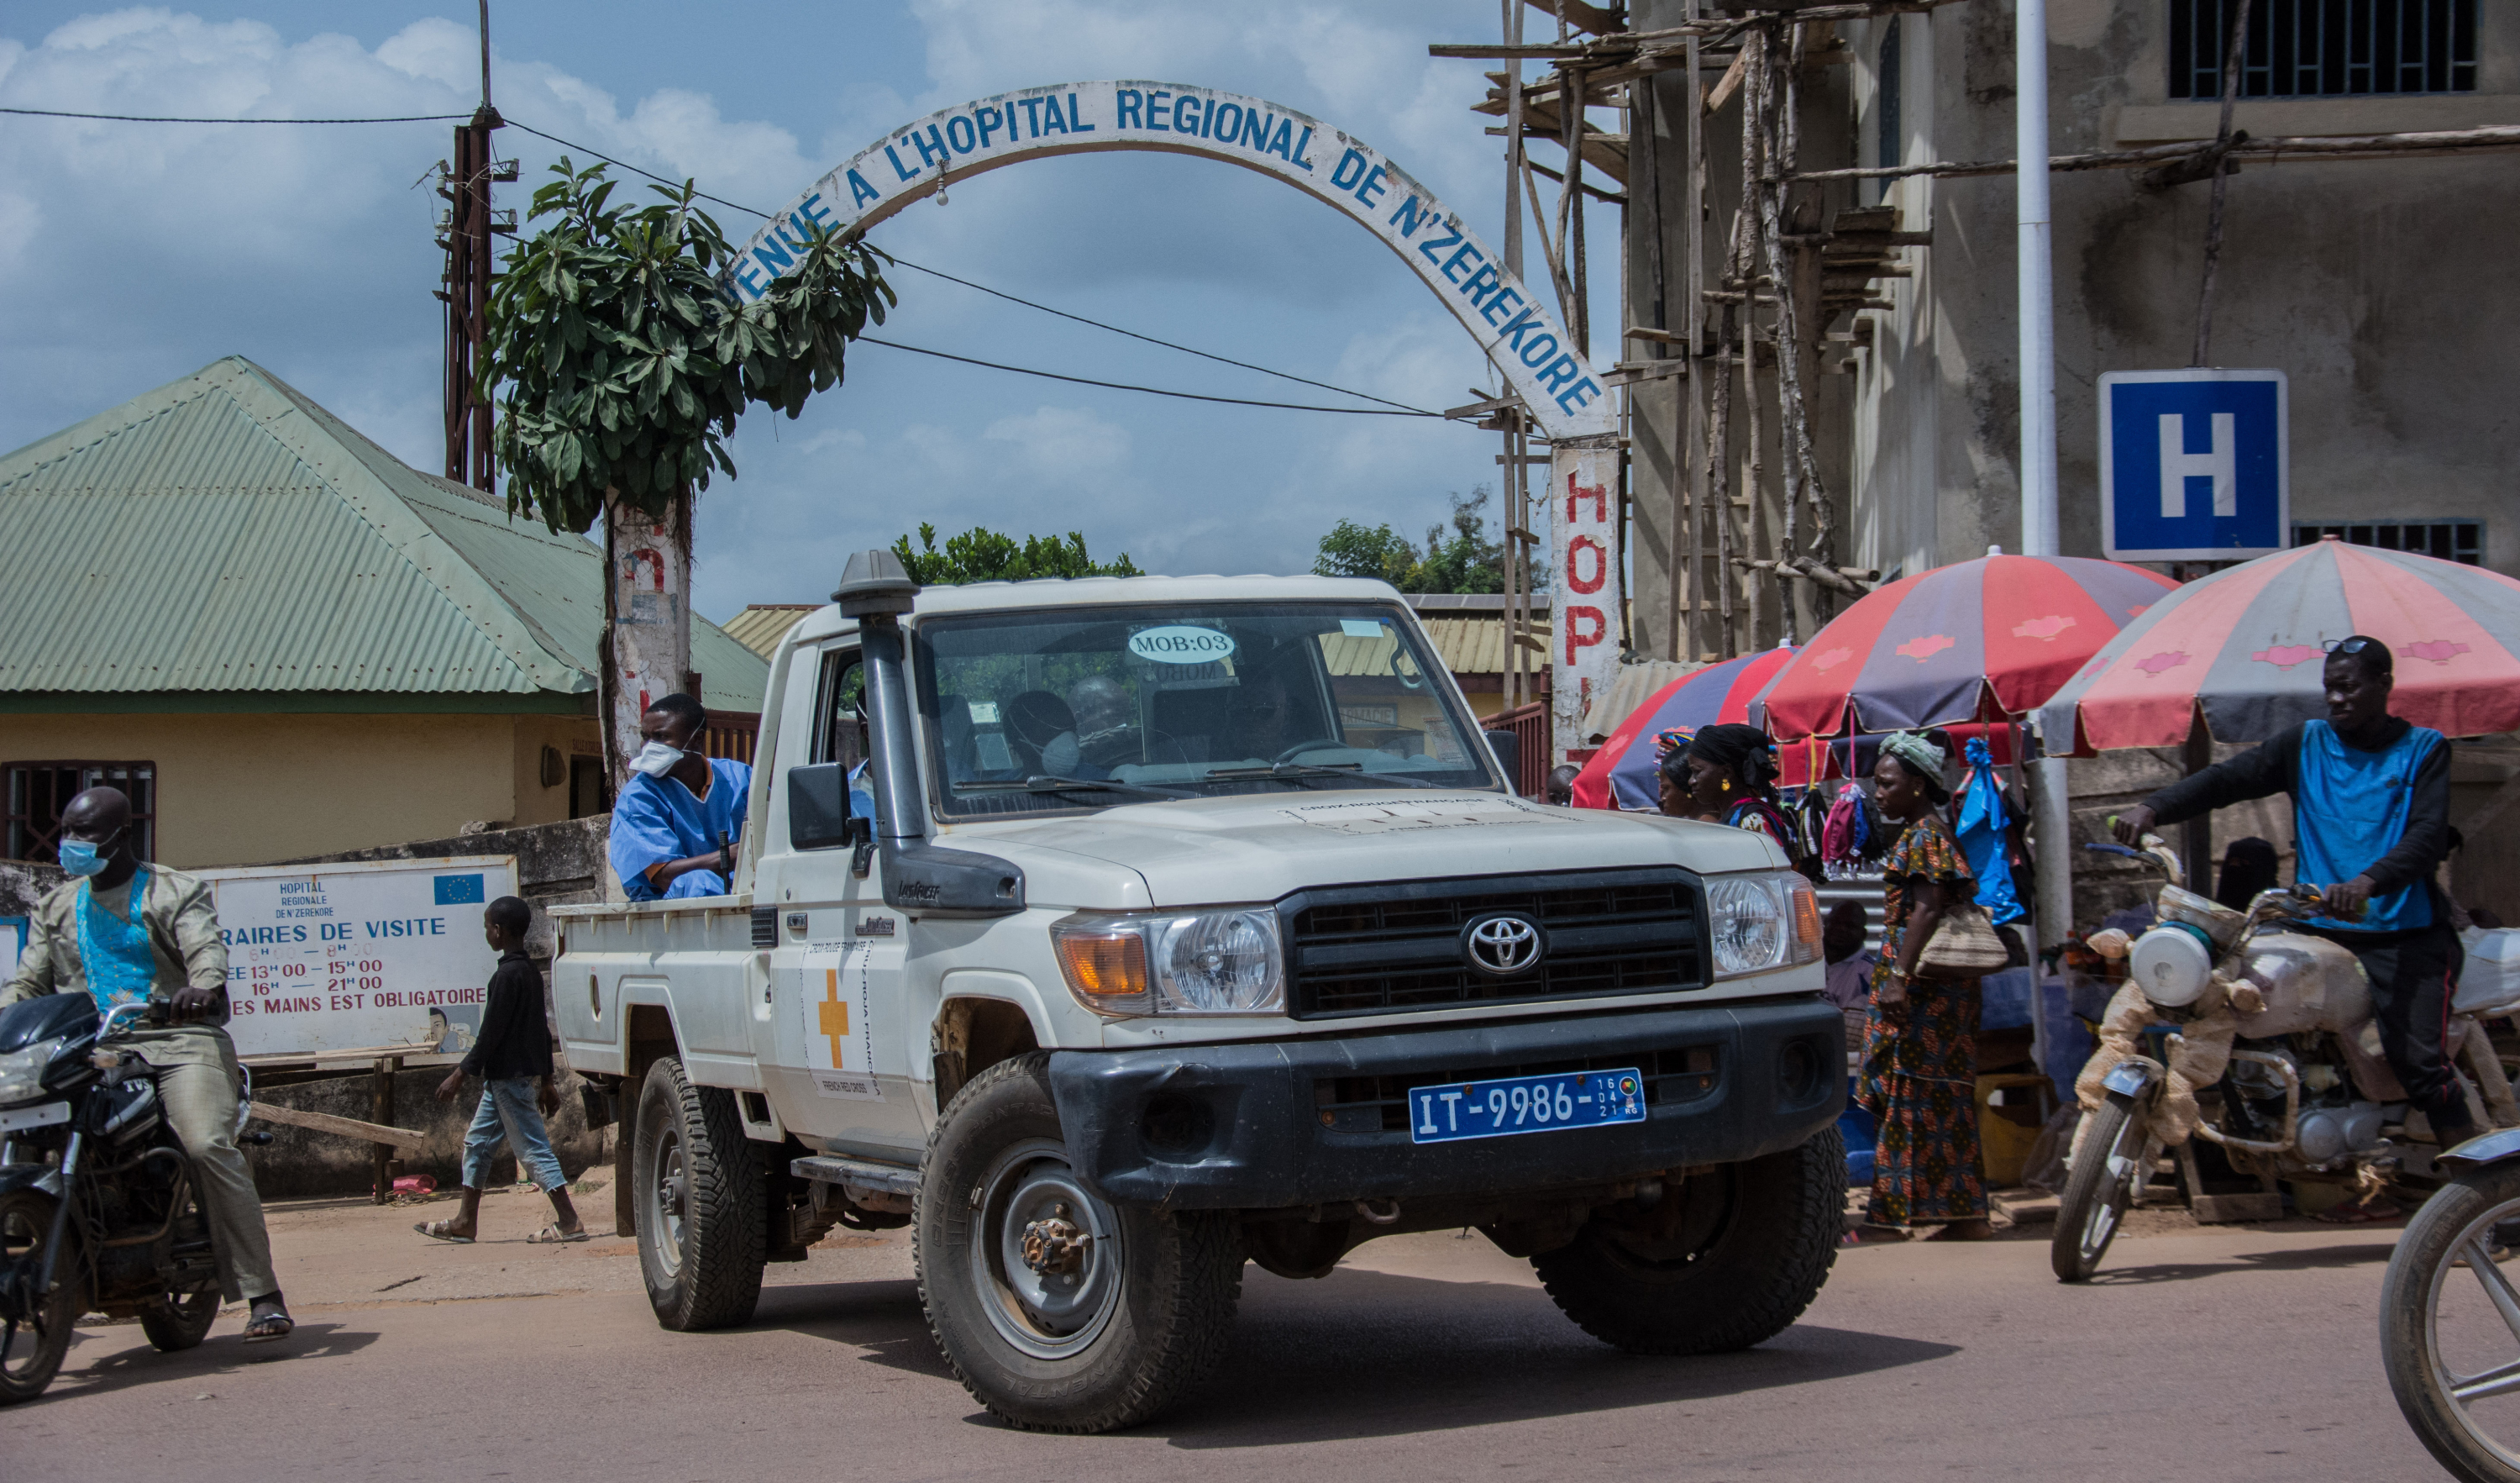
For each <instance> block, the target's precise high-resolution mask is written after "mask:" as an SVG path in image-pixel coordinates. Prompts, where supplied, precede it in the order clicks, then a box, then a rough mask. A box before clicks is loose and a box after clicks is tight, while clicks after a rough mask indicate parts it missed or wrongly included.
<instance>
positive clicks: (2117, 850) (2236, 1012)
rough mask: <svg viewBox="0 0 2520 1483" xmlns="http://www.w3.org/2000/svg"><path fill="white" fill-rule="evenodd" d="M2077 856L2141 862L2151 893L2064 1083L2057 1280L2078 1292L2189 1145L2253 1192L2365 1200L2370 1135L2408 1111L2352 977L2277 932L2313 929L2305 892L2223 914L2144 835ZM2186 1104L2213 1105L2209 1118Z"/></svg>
mask: <svg viewBox="0 0 2520 1483" xmlns="http://www.w3.org/2000/svg"><path fill="white" fill-rule="evenodd" d="M2089 848H2092V849H2093V850H2100V851H2104V852H2108V853H2114V854H2121V855H2127V856H2130V857H2134V858H2138V859H2143V860H2148V861H2150V862H2152V863H2154V864H2155V865H2157V866H2159V867H2161V868H2162V870H2163V872H2164V875H2165V877H2166V878H2165V881H2164V884H2163V885H2162V887H2161V891H2160V894H2159V896H2158V898H2157V899H2156V902H2155V911H2156V914H2157V916H2158V924H2156V925H2154V926H2153V927H2151V928H2149V929H2148V930H2146V931H2145V932H2144V933H2143V934H2142V936H2140V937H2138V938H2137V939H2136V941H2135V942H2134V944H2133V947H2132V949H2131V950H2130V951H2129V952H2128V954H2127V966H2128V978H2127V981H2126V983H2125V985H2124V986H2123V987H2122V988H2120V989H2119V991H2118V993H2117V995H2116V997H2115V998H2113V999H2112V1000H2111V1001H2110V1003H2109V1008H2108V1011H2107V1012H2106V1015H2105V1017H2104V1018H2103V1020H2102V1022H2101V1025H2100V1047H2099V1050H2098V1051H2097V1052H2095V1053H2094V1054H2093V1056H2092V1058H2091V1060H2090V1061H2089V1062H2088V1063H2087V1064H2086V1065H2085V1066H2084V1068H2083V1073H2082V1076H2081V1077H2080V1078H2079V1079H2078V1081H2077V1083H2076V1090H2077V1092H2078V1093H2079V1094H2080V1095H2081V1098H2082V1101H2083V1103H2084V1105H2085V1106H2086V1107H2087V1108H2091V1109H2092V1110H2090V1111H2088V1112H2087V1113H2086V1115H2085V1116H2084V1118H2083V1119H2082V1123H2081V1126H2080V1127H2079V1128H2078V1129H2077V1131H2076V1135H2075V1140H2074V1146H2073V1152H2072V1153H2071V1155H2069V1157H2068V1158H2067V1160H2066V1171H2067V1174H2066V1181H2065V1188H2064V1191H2063V1192H2062V1194H2061V1195H2060V1196H2059V1198H2058V1201H2057V1212H2056V1234H2055V1236H2054V1238H2053V1241H2052V1244H2051V1246H2050V1248H2049V1260H2050V1265H2051V1266H2052V1267H2053V1268H2054V1270H2055V1273H2056V1277H2057V1280H2058V1281H2067V1282H2080V1281H2089V1280H2090V1279H2091V1277H2092V1274H2093V1272H2094V1271H2096V1270H2097V1269H2098V1267H2099V1264H2100V1259H2101V1257H2102V1256H2103V1255H2105V1254H2106V1253H2107V1251H2108V1248H2109V1242H2110V1240H2111V1239H2112V1238H2113V1237H2114V1236H2116V1235H2117V1232H2118V1228H2119V1225H2120V1223H2121V1220H2122V1218H2123V1217H2124V1215H2125V1212H2126V1210H2127V1209H2128V1207H2129V1206H2131V1205H2132V1204H2133V1203H2134V1201H2135V1198H2136V1196H2137V1194H2138V1192H2139V1191H2141V1190H2142V1188H2143V1186H2144V1185H2145V1184H2146V1182H2148V1180H2149V1179H2150V1177H2151V1174H2152V1169H2153V1165H2154V1161H2155V1160H2156V1159H2157V1158H2158V1157H2159V1156H2160V1154H2161V1152H2162V1151H2163V1150H2164V1149H2165V1148H2175V1147H2178V1146H2181V1145H2183V1144H2184V1143H2186V1142H2187V1140H2188V1139H2189V1138H2190V1137H2191V1136H2192V1137H2195V1138H2202V1139H2204V1140H2206V1141H2207V1142H2209V1143H2212V1144H2215V1145H2217V1146H2220V1147H2221V1149H2222V1151H2223V1154H2224V1157H2225V1159H2226V1160H2227V1161H2228V1163H2229V1164H2230V1165H2231V1167H2232V1169H2233V1170H2234V1171H2235V1172H2237V1173H2240V1174H2243V1175H2256V1176H2258V1177H2260V1178H2261V1180H2262V1181H2272V1180H2273V1178H2275V1177H2277V1176H2282V1177H2298V1176H2302V1175H2310V1174H2317V1175H2326V1176H2331V1177H2337V1176H2345V1177H2351V1178H2352V1179H2353V1180H2354V1181H2355V1182H2356V1183H2358V1184H2360V1185H2361V1186H2362V1187H2363V1188H2365V1189H2370V1190H2377V1189H2378V1188H2379V1186H2380V1184H2381V1183H2382V1182H2383V1181H2384V1180H2385V1178H2386V1177H2387V1175H2388V1174H2390V1173H2392V1172H2394V1170H2395V1168H2396V1164H2397V1158H2398V1148H2397V1146H2395V1145H2394V1144H2393V1143H2392V1142H2391V1141H2390V1140H2389V1139H2387V1138H2385V1137H2383V1136H2382V1130H2383V1127H2384V1126H2385V1125H2387V1124H2389V1123H2391V1122H2393V1121H2397V1120H2398V1117H2403V1116H2404V1113H2403V1112H2402V1111H2400V1112H2398V1117H2393V1116H2392V1115H2391V1114H2392V1111H2393V1110H2394V1104H2398V1103H2403V1102H2405V1101H2406V1100H2407V1098H2406V1093H2405V1091H2404V1090H2403V1089H2402V1088H2401V1087H2400V1086H2399V1085H2398V1080H2397V1076H2396V1074H2395V1073H2394V1072H2392V1071H2391V1070H2390V1069H2389V1066H2388V1063H2387V1061H2386V1060H2384V1059H2383V1058H2382V1056H2381V1054H2380V1045H2379V1035H2378V1030H2377V1027H2376V1026H2375V1025H2374V1024H2373V1023H2372V1010H2371V990H2370V984H2369V981H2368V980H2367V979H2366V978H2365V977H2364V976H2363V966H2362V964H2361V963H2360V962H2359V961H2357V960H2356V958H2355V956H2354V954H2353V953H2352V952H2351V951H2350V950H2348V949H2346V948H2344V947H2342V946H2340V945H2338V944H2336V943H2334V942H2330V941H2328V940H2327V939H2326V938H2323V937H2318V936H2315V935H2312V934H2310V933H2308V932H2301V931H2290V930H2286V928H2288V927H2292V926H2295V925H2297V924H2299V923H2300V922H2303V921H2308V920H2309V919H2311V918H2313V917H2316V916H2318V915H2319V912H2320V906H2319V901H2320V894H2319V891H2318V887H2316V886H2312V885H2295V886H2290V887H2277V888H2275V889H2273V890H2268V891H2261V892H2259V893H2258V895H2257V897H2256V898H2255V899H2253V900H2252V901H2251V902H2250V904H2249V908H2248V910H2246V911H2244V912H2243V911H2233V910H2232V909H2231V908H2229V907H2227V906H2224V905H2223V904H2222V903H2220V902H2217V901H2215V900H2213V899H2211V898H2210V897H2205V896H2200V895H2197V894H2195V893H2193V892H2191V891H2188V890H2185V889H2183V888H2182V887H2181V886H2180V884H2179V880H2180V878H2181V872H2180V867H2179V857H2178V856H2177V855H2176V854H2174V853H2172V852H2171V850H2170V849H2169V847H2168V846H2167V845H2165V844H2164V843H2163V842H2162V841H2161V839H2160V838H2159V836H2157V835H2150V834H2147V835H2145V836H2143V839H2142V848H2141V849H2139V850H2137V849H2129V848H2127V847H2126V846H2123V845H2116V844H2093V845H2091V846H2089ZM2164 1022H2167V1023H2169V1024H2171V1025H2173V1026H2176V1027H2177V1032H2176V1033H2174V1034H2173V1035H2171V1036H2170V1037H2169V1040H2168V1043H2167V1050H2166V1054H2165V1056H2163V1057H2162V1058H2160V1059H2155V1058H2154V1057H2152V1056H2145V1055H2143V1054H2141V1053H2140V1052H2139V1051H2138V1049H2137V1046H2138V1040H2139V1039H2140V1037H2141V1036H2142V1035H2143V1033H2144V1031H2145V1030H2146V1029H2147V1027H2149V1026H2152V1025H2155V1024H2160V1023H2164ZM2200 1091H2213V1092H2216V1093H2218V1094H2219V1096H2218V1097H2217V1099H2216V1101H2218V1102H2219V1106H2217V1107H2216V1108H2215V1109H2214V1111H2213V1112H2212V1114H2211V1115H2208V1114H2207V1111H2206V1109H2205V1108H2204V1107H2203V1106H2202V1105H2201V1104H2200V1103H2199V1101H2198V1096H2197V1094H2198V1093H2199V1092H2200ZM2268 1188H2270V1189H2272V1188H2273V1186H2272V1184H2271V1183H2270V1184H2269V1185H2268Z"/></svg>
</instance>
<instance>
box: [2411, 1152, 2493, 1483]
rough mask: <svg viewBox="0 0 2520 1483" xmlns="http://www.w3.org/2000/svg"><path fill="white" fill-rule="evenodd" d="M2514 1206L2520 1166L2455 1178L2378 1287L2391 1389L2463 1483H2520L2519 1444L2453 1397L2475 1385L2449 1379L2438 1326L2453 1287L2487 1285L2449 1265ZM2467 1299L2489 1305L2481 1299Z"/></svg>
mask: <svg viewBox="0 0 2520 1483" xmlns="http://www.w3.org/2000/svg"><path fill="white" fill-rule="evenodd" d="M2515 1205H2520V1164H2496V1165H2491V1166H2488V1167H2486V1168H2483V1169H2477V1170H2474V1171H2471V1172H2469V1173H2466V1174H2463V1175H2461V1176H2459V1177H2458V1178H2457V1179H2454V1180H2452V1181H2451V1182H2450V1183H2449V1184H2447V1185H2444V1186H2443V1187H2442V1188H2441V1190H2440V1191H2437V1192H2436V1193H2435V1194H2434V1195H2433V1197H2432V1198H2430V1199H2428V1200H2426V1201H2424V1204H2423V1208H2422V1209H2420V1210H2417V1211H2416V1212H2415V1214H2414V1218H2413V1219H2411V1220H2409V1221H2408V1222H2407V1229H2406V1231H2405V1233H2404V1234H2403V1235H2401V1236H2399V1237H2398V1249H2397V1251H2396V1252H2395V1253H2393V1254H2392V1255H2391V1256H2390V1258H2389V1272H2388V1276H2387V1277H2385V1278H2383V1279H2382V1280H2381V1282H2380V1363H2381V1367H2382V1368H2383V1369H2384V1370H2386V1371H2388V1375H2389V1389H2390V1390H2391V1391H2393V1392H2395V1393H2396V1395H2397V1398H2398V1410H2399V1411H2400V1412H2402V1413H2403V1414H2404V1415H2405V1416H2406V1418H2407V1424H2408V1426H2409V1427H2411V1428H2412V1429H2413V1430H2414V1433H2415V1440H2417V1441H2419V1442H2421V1443H2423V1444H2424V1448H2425V1450H2426V1451H2428V1452H2430V1453H2431V1454H2432V1455H2433V1458H2434V1459H2435V1461H2439V1462H2440V1463H2441V1465H2442V1466H2443V1467H2444V1468H2446V1469H2448V1470H2449V1472H2450V1474H2451V1476H2453V1477H2454V1478H2458V1479H2461V1480H2463V1483H2520V1464H2515V1462H2514V1460H2513V1449H2512V1447H2511V1445H2510V1443H2511V1442H2512V1441H2520V1438H2497V1437H2495V1436H2493V1435H2492V1434H2491V1433H2490V1432H2489V1431H2488V1430H2486V1429H2485V1427H2483V1426H2481V1425H2480V1424H2478V1423H2477V1422H2476V1421H2475V1420H2473V1419H2472V1418H2471V1417H2469V1416H2468V1415H2467V1414H2466V1411H2465V1409H2464V1408H2462V1407H2461V1406H2460V1405H2459V1403H2458V1401H2457V1400H2456V1398H2455V1397H2453V1395H2452V1393H2451V1386H2452V1383H2453V1380H2454V1379H2455V1378H2470V1377H2454V1376H2453V1375H2452V1374H2450V1373H2449V1372H2448V1368H2447V1366H2446V1365H2445V1364H2444V1363H2443V1361H2444V1358H2445V1357H2444V1356H2443V1355H2442V1354H2441V1353H2440V1350H2439V1346H2438V1344H2437V1342H2436V1337H2435V1334H2434V1332H2433V1321H2434V1318H2435V1315H2436V1314H2437V1313H2438V1312H2439V1308H2440V1304H2441V1302H2442V1300H2443V1297H2444V1293H2443V1290H2442V1289H2443V1287H2444V1285H2445V1284H2447V1283H2452V1282H2460V1283H2464V1282H2468V1281H2478V1280H2479V1274H2478V1273H2476V1272H2475V1271H2474V1270H2472V1269H2471V1270H2469V1271H2459V1270H2457V1269H2455V1268H2453V1266H2452V1265H2451V1264H2452V1263H2453V1261H2454V1260H2456V1259H2457V1258H2458V1257H2459V1256H2461V1255H2463V1254H2466V1253H2462V1252H2461V1251H2460V1250H2459V1249H2458V1242H2459V1238H2460V1237H2461V1236H2471V1237H2473V1236H2475V1235H2476V1234H2477V1232H2478V1223H2479V1222H2480V1221H2483V1220H2487V1219H2493V1220H2495V1221H2496V1222H2497V1223H2499V1222H2500V1221H2502V1220H2508V1219H2511V1218H2513V1217H2514V1216H2515V1215H2520V1210H2515V1208H2514V1206H2515ZM2486 1239H2488V1240H2489V1241H2490V1240H2491V1239H2492V1237H2491V1236H2490V1235H2489V1236H2487V1237H2486ZM2487 1265H2488V1266H2489V1267H2490V1268H2492V1269H2493V1270H2492V1271H2490V1272H2488V1273H2486V1274H2484V1275H2483V1278H2482V1280H2483V1281H2487V1282H2490V1283H2493V1284H2496V1285H2506V1284H2507V1283H2508V1281H2509V1274H2511V1273H2512V1272H2513V1270H2514V1268H2513V1267H2494V1265H2493V1264H2492V1263H2491V1262H2489V1263H2488V1264H2487ZM2464 1296H2465V1297H2466V1298H2467V1299H2468V1300H2469V1301H2471V1302H2481V1301H2483V1298H2482V1297H2481V1295H2479V1294H2474V1293H2469V1294H2465V1295H2464Z"/></svg>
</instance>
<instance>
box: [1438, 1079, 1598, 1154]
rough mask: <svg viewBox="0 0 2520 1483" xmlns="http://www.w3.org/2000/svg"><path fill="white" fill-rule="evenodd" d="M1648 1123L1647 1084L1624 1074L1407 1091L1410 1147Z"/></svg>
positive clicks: (1452, 1084) (1510, 1080) (1453, 1083)
mask: <svg viewBox="0 0 2520 1483" xmlns="http://www.w3.org/2000/svg"><path fill="white" fill-rule="evenodd" d="M1644 1120H1645V1087H1644V1078H1643V1077H1642V1076H1640V1075H1638V1074H1637V1072H1636V1069H1635V1068H1634V1067H1630V1068H1629V1069H1627V1070H1624V1071H1561V1072H1559V1073H1557V1074H1556V1075H1553V1076H1508V1077H1505V1078H1503V1079H1501V1080H1497V1081H1466V1082H1452V1083H1448V1084H1446V1085H1444V1086H1440V1087H1412V1088H1410V1089H1409V1135H1410V1141H1411V1142H1413V1143H1420V1144H1449V1143H1455V1142H1458V1141H1459V1140H1462V1139H1464V1138H1510V1137H1512V1136H1513V1135H1514V1134H1517V1133H1553V1132H1555V1131H1556V1130H1557V1129H1559V1128H1595V1127H1598V1126H1600V1125H1601V1124H1603V1123H1641V1122H1643V1121H1644Z"/></svg>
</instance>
